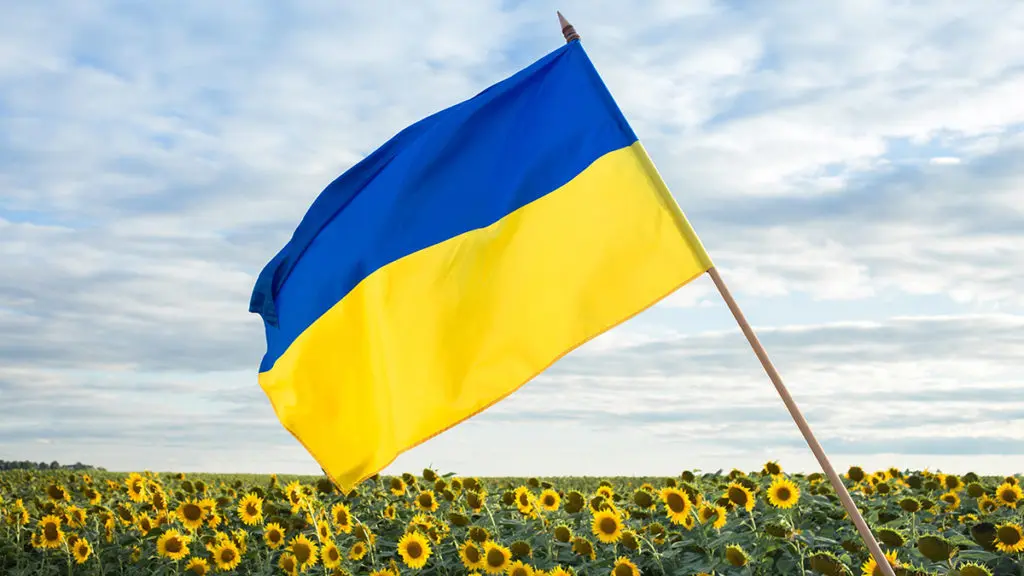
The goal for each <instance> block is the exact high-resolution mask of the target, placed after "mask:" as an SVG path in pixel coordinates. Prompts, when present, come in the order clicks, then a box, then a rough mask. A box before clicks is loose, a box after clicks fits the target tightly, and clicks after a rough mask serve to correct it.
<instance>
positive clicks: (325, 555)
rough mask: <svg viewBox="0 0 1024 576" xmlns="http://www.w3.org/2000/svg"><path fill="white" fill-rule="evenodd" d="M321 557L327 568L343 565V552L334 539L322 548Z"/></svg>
mask: <svg viewBox="0 0 1024 576" xmlns="http://www.w3.org/2000/svg"><path fill="white" fill-rule="evenodd" d="M320 559H321V560H322V561H323V563H324V566H325V567H326V568H337V567H338V566H341V552H340V551H339V550H338V546H337V545H336V544H335V543H334V541H332V540H328V541H327V542H326V543H324V544H323V547H321V548H320Z"/></svg>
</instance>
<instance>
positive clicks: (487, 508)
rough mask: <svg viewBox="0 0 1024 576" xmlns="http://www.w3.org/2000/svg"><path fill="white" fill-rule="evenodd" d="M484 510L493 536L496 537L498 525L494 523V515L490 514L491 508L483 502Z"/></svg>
mask: <svg viewBox="0 0 1024 576" xmlns="http://www.w3.org/2000/svg"><path fill="white" fill-rule="evenodd" d="M484 510H486V511H487V517H488V518H490V519H491V527H492V528H494V536H495V537H497V536H498V524H497V523H496V522H495V521H494V514H491V507H490V506H488V505H487V502H486V501H485V502H484Z"/></svg>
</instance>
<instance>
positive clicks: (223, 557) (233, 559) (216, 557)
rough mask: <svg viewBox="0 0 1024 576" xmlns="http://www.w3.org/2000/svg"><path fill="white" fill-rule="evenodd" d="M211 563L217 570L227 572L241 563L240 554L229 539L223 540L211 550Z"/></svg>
mask: <svg viewBox="0 0 1024 576" xmlns="http://www.w3.org/2000/svg"><path fill="white" fill-rule="evenodd" d="M213 561H214V563H216V564H217V568H218V569H219V570H222V571H224V572H227V571H228V570H233V569H234V568H235V567H236V566H238V564H239V562H241V561H242V554H241V552H239V550H238V546H237V545H236V544H235V543H234V542H233V541H232V540H231V539H230V538H224V539H222V540H221V541H220V542H218V543H217V545H216V546H215V547H214V549H213Z"/></svg>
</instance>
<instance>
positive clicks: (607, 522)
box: [598, 517, 619, 534]
mask: <svg viewBox="0 0 1024 576" xmlns="http://www.w3.org/2000/svg"><path fill="white" fill-rule="evenodd" d="M598 527H599V528H600V529H601V532H602V533H603V534H615V531H616V530H617V529H618V527H619V524H618V522H616V521H615V519H614V518H610V517H605V518H602V519H601V522H600V524H598Z"/></svg>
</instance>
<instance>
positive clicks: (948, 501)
mask: <svg viewBox="0 0 1024 576" xmlns="http://www.w3.org/2000/svg"><path fill="white" fill-rule="evenodd" d="M939 500H942V502H943V503H944V504H945V505H946V509H947V510H955V509H956V508H957V507H958V506H960V495H959V494H957V493H956V492H954V491H952V490H950V491H949V492H946V493H945V494H943V495H942V496H939Z"/></svg>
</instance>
